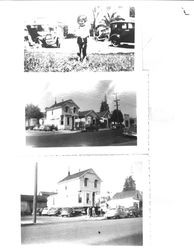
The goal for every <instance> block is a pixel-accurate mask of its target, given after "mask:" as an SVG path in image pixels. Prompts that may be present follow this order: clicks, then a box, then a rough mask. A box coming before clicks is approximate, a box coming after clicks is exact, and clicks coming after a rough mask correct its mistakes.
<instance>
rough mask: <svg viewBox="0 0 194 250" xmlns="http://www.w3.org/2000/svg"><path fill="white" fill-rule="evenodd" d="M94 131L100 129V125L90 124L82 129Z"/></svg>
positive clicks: (83, 130)
mask: <svg viewBox="0 0 194 250" xmlns="http://www.w3.org/2000/svg"><path fill="white" fill-rule="evenodd" d="M92 131H98V125H96V124H89V125H86V126H85V127H84V128H83V129H82V132H92Z"/></svg>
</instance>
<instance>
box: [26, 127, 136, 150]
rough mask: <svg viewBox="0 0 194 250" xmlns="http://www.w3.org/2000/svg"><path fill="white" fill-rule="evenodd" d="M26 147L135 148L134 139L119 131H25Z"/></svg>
mask: <svg viewBox="0 0 194 250" xmlns="http://www.w3.org/2000/svg"><path fill="white" fill-rule="evenodd" d="M26 145H27V146H33V147H80V146H120V145H123V146H136V145H137V138H136V137H125V136H124V135H123V134H122V132H121V131H120V130H102V131H97V132H96V131H95V132H78V133H69V134H66V133H61V132H60V131H59V132H38V131H27V135H26Z"/></svg>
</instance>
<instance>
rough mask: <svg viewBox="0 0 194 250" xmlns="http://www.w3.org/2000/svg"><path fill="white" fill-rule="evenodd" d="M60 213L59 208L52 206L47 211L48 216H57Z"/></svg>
mask: <svg viewBox="0 0 194 250" xmlns="http://www.w3.org/2000/svg"><path fill="white" fill-rule="evenodd" d="M60 214H61V208H56V207H52V208H50V209H49V211H48V215H49V216H58V215H60Z"/></svg>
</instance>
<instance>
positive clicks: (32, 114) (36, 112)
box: [25, 104, 44, 120]
mask: <svg viewBox="0 0 194 250" xmlns="http://www.w3.org/2000/svg"><path fill="white" fill-rule="evenodd" d="M43 116H44V114H43V112H41V111H40V108H39V107H38V106H35V105H33V104H27V105H26V107H25V118H26V120H29V119H31V118H36V119H38V120H39V119H40V118H42V117H43Z"/></svg>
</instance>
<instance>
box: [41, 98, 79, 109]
mask: <svg viewBox="0 0 194 250" xmlns="http://www.w3.org/2000/svg"><path fill="white" fill-rule="evenodd" d="M67 104H73V105H74V106H76V107H77V108H79V106H78V105H77V104H76V103H75V102H74V101H73V100H72V99H68V100H66V101H62V102H55V103H54V104H53V105H51V106H50V107H47V108H46V109H53V108H58V107H61V106H64V105H67Z"/></svg>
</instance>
